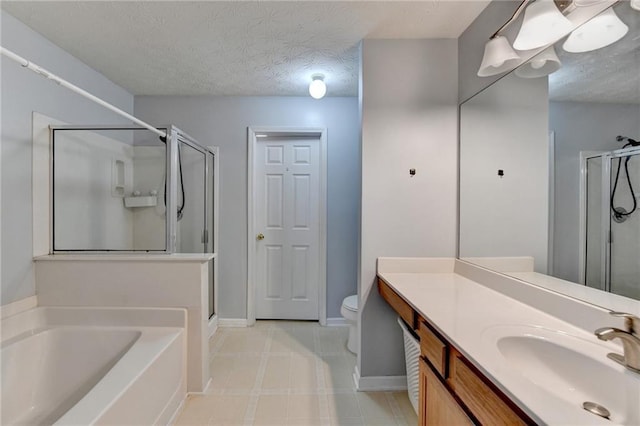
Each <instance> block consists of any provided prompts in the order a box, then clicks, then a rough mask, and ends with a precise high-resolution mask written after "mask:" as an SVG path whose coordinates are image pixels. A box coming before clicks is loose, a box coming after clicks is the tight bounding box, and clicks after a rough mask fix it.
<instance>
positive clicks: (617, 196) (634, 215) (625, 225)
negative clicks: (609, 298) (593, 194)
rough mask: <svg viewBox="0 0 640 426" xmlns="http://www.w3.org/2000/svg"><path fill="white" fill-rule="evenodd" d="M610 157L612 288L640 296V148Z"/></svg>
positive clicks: (610, 277) (610, 285)
mask: <svg viewBox="0 0 640 426" xmlns="http://www.w3.org/2000/svg"><path fill="white" fill-rule="evenodd" d="M609 160H610V161H611V172H610V175H611V194H612V202H611V206H610V214H609V221H610V227H611V240H610V254H609V265H610V267H609V287H610V288H609V291H611V292H612V293H615V294H619V295H622V296H627V297H631V298H634V299H640V206H638V205H637V204H638V200H637V197H638V196H639V195H640V152H638V151H636V152H634V153H630V155H620V154H617V157H613V158H610V159H609ZM614 191H615V192H614ZM634 198H636V200H635V201H634ZM634 205H635V206H636V210H635V211H634V210H633V209H634ZM614 208H615V209H616V211H617V213H616V212H614V210H613V209H614ZM620 213H622V214H620Z"/></svg>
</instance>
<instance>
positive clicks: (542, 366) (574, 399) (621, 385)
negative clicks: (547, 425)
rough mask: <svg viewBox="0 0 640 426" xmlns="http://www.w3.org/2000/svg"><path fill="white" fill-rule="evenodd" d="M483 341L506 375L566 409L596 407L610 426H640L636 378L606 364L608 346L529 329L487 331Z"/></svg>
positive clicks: (639, 386) (638, 379)
mask: <svg viewBox="0 0 640 426" xmlns="http://www.w3.org/2000/svg"><path fill="white" fill-rule="evenodd" d="M485 338H488V339H490V340H491V343H492V344H493V345H492V346H493V347H494V348H495V349H497V355H498V356H499V357H501V358H502V359H501V361H502V362H501V364H503V365H504V366H505V367H507V368H508V369H509V370H511V372H513V373H516V374H519V375H520V376H522V377H524V378H525V379H526V380H528V381H529V382H531V383H533V384H534V385H536V386H538V387H540V388H542V389H544V390H545V391H546V392H548V393H550V394H552V395H553V396H554V397H556V398H558V399H561V400H563V401H564V402H566V403H568V404H569V405H570V406H573V407H576V409H580V410H582V409H583V408H582V404H583V403H584V402H586V401H590V402H595V403H597V404H599V405H601V406H603V407H605V408H607V409H608V410H609V412H610V413H611V415H610V420H611V421H612V422H613V423H618V424H630V425H637V424H640V375H639V374H635V373H632V372H630V371H627V370H625V369H624V368H623V367H621V366H619V365H617V364H616V363H614V362H613V361H611V360H610V359H608V358H607V353H608V352H611V348H610V347H607V346H606V345H602V344H598V342H597V341H594V342H592V341H590V340H587V339H586V338H581V337H577V336H573V335H570V334H567V333H563V332H558V331H554V330H549V329H545V328H541V327H533V326H497V327H492V328H491V329H489V330H487V332H485ZM593 339H594V340H595V339H596V338H595V336H594V338H593ZM620 351H621V349H620ZM594 416H595V414H594Z"/></svg>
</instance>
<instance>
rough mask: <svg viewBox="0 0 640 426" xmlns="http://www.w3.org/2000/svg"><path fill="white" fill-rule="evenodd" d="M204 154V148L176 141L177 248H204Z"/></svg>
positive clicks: (200, 250) (186, 250)
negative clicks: (200, 148) (202, 149)
mask: <svg viewBox="0 0 640 426" xmlns="http://www.w3.org/2000/svg"><path fill="white" fill-rule="evenodd" d="M206 188H207V181H206V155H205V152H204V151H201V150H199V149H196V148H195V147H193V146H191V145H189V144H187V143H185V142H183V141H179V143H178V194H177V197H178V205H177V206H176V209H177V212H178V225H177V229H176V242H177V244H176V251H177V252H178V253H204V252H205V251H206V233H205V229H206V211H205V200H206V199H208V197H207V194H206Z"/></svg>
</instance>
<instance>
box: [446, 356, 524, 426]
mask: <svg viewBox="0 0 640 426" xmlns="http://www.w3.org/2000/svg"><path fill="white" fill-rule="evenodd" d="M449 371H450V378H449V385H450V386H451V387H452V388H453V390H454V392H455V393H456V395H457V396H458V398H460V400H461V401H462V402H463V403H464V404H465V406H466V407H467V408H468V409H469V410H470V411H471V412H472V413H473V415H474V416H475V417H476V418H477V419H478V421H479V422H480V423H482V424H484V425H495V426H497V425H507V426H516V425H526V424H527V422H525V421H524V420H523V419H521V418H520V417H519V416H518V414H517V413H516V412H515V411H513V410H512V409H511V408H510V407H509V406H508V405H507V404H506V403H505V402H504V401H502V399H500V397H499V396H498V395H497V394H496V393H495V392H494V391H493V390H491V388H490V387H489V386H488V385H487V384H485V383H484V381H483V380H482V378H480V376H479V375H477V374H476V373H475V372H474V371H473V370H472V369H471V368H470V367H469V366H468V365H467V363H466V362H465V361H464V360H463V357H462V355H460V353H458V352H457V351H455V350H452V351H451V358H450V359H449Z"/></svg>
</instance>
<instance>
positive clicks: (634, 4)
mask: <svg viewBox="0 0 640 426" xmlns="http://www.w3.org/2000/svg"><path fill="white" fill-rule="evenodd" d="M631 8H632V9H635V10H640V0H631Z"/></svg>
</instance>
